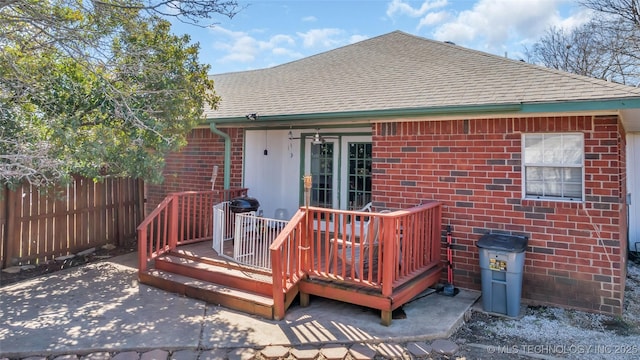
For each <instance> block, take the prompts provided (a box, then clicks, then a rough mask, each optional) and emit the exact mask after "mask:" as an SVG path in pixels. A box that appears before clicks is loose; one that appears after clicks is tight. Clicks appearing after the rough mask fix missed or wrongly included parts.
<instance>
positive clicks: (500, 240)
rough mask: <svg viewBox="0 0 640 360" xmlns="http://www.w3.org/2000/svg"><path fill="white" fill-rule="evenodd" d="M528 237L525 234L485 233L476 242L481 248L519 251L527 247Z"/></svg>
mask: <svg viewBox="0 0 640 360" xmlns="http://www.w3.org/2000/svg"><path fill="white" fill-rule="evenodd" d="M527 242H528V239H527V238H526V237H525V236H516V235H503V234H486V235H483V236H482V237H481V238H480V240H478V242H477V243H476V246H478V247H479V248H483V249H490V250H500V251H508V252H515V253H521V252H523V251H525V250H526V249H527Z"/></svg>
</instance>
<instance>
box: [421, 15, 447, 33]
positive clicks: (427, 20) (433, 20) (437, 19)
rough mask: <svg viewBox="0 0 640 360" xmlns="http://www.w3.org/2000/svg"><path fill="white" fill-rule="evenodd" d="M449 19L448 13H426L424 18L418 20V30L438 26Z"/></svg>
mask: <svg viewBox="0 0 640 360" xmlns="http://www.w3.org/2000/svg"><path fill="white" fill-rule="evenodd" d="M450 17H451V14H450V13H449V12H448V11H438V12H431V13H428V14H427V15H426V16H424V17H423V18H422V19H420V23H418V30H419V29H421V28H423V27H425V26H427V27H428V26H433V25H436V24H440V23H442V22H444V21H445V20H447V19H449V18H450Z"/></svg>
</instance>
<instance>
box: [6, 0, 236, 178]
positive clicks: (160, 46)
mask: <svg viewBox="0 0 640 360" xmlns="http://www.w3.org/2000/svg"><path fill="white" fill-rule="evenodd" d="M236 7H237V4H236V2H235V1H224V2H222V1H202V0H187V1H167V0H157V1H152V0H146V1H139V0H103V1H97V0H94V1H76V0H51V1H40V0H21V1H18V0H0V48H1V50H0V184H14V183H18V182H21V181H25V180H26V181H29V182H30V183H32V184H36V185H50V184H52V183H55V182H58V181H60V180H64V179H68V178H69V177H70V176H72V175H74V174H78V175H83V176H87V177H90V178H93V179H95V180H100V179H102V178H103V177H105V176H133V177H141V178H145V179H146V180H150V181H160V180H161V177H160V174H161V168H162V165H163V158H164V155H165V154H166V153H167V152H168V151H175V150H177V149H179V148H180V147H181V146H183V145H184V144H185V141H186V135H187V134H188V132H189V131H190V130H191V129H192V128H193V127H194V126H195V125H197V124H198V122H199V120H200V119H201V116H202V115H201V114H202V109H203V107H204V105H205V103H206V104H208V105H209V106H212V107H215V106H216V103H217V101H218V97H217V96H216V95H215V92H214V90H213V83H212V81H211V80H210V79H209V78H208V75H207V72H208V70H209V67H208V66H206V65H202V64H200V63H199V62H198V45H197V44H190V43H189V41H190V40H189V37H188V36H176V35H173V34H171V27H170V23H169V22H168V21H167V20H164V19H162V18H161V17H160V16H161V15H165V16H168V15H171V16H175V17H177V18H179V19H180V20H182V21H193V22H196V21H198V20H202V19H210V18H211V15H212V14H213V13H217V14H223V15H227V16H233V15H234V14H235V10H236Z"/></svg>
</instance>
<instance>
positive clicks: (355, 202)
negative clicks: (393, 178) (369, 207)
mask: <svg viewBox="0 0 640 360" xmlns="http://www.w3.org/2000/svg"><path fill="white" fill-rule="evenodd" d="M305 151H306V152H307V154H308V156H307V157H306V161H305V174H311V180H312V187H311V192H310V203H309V205H310V206H318V207H326V208H334V209H347V210H358V209H362V208H363V207H364V206H365V205H366V204H367V203H369V202H370V201H371V164H372V146H371V137H368V136H344V135H343V136H340V137H338V138H336V139H333V138H331V139H327V140H326V141H325V142H324V143H322V144H313V143H311V142H308V143H307V144H306V149H305Z"/></svg>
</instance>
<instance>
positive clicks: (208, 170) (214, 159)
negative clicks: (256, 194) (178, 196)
mask: <svg viewBox="0 0 640 360" xmlns="http://www.w3.org/2000/svg"><path fill="white" fill-rule="evenodd" d="M221 131H223V132H225V133H227V134H229V136H230V138H231V174H232V175H231V178H230V187H232V188H233V187H241V186H242V146H243V143H244V131H243V130H242V129H235V128H234V129H222V130H221ZM187 141H188V144H187V146H185V147H184V148H183V149H182V150H181V151H180V152H178V153H172V154H170V155H168V156H167V157H166V159H165V168H164V171H163V176H164V182H163V183H162V184H157V185H153V184H148V185H147V186H146V200H147V202H146V206H145V209H146V211H147V213H149V212H150V211H152V210H153V209H154V208H155V207H156V206H157V205H158V204H159V203H160V202H161V201H162V200H163V199H164V198H165V197H166V196H167V194H169V193H172V192H178V191H204V190H211V174H212V172H213V166H214V165H218V176H217V178H216V184H215V188H216V190H222V189H223V187H224V139H223V138H222V137H220V136H218V135H216V134H214V133H212V132H211V130H210V129H209V128H198V129H195V130H193V131H192V132H191V134H190V135H189V136H188V139H187Z"/></svg>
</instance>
